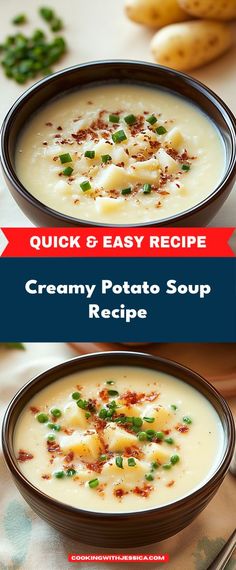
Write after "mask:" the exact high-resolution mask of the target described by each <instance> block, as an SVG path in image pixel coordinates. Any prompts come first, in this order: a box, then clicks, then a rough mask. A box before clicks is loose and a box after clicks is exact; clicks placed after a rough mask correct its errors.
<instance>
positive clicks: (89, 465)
mask: <svg viewBox="0 0 236 570" xmlns="http://www.w3.org/2000/svg"><path fill="white" fill-rule="evenodd" d="M85 465H86V467H87V469H89V470H90V471H95V473H101V471H102V468H103V463H101V462H100V461H95V462H94V463H86V464H85Z"/></svg>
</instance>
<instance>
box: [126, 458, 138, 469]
mask: <svg viewBox="0 0 236 570" xmlns="http://www.w3.org/2000/svg"><path fill="white" fill-rule="evenodd" d="M135 465H136V461H135V459H134V457H129V458H128V466H129V467H135Z"/></svg>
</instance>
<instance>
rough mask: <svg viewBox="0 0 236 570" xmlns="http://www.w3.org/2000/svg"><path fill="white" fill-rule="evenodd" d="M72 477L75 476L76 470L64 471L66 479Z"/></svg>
mask: <svg viewBox="0 0 236 570" xmlns="http://www.w3.org/2000/svg"><path fill="white" fill-rule="evenodd" d="M74 475H76V470H75V469H72V468H71V469H67V471H66V476H67V477H73V476H74Z"/></svg>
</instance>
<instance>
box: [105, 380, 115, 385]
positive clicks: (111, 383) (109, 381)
mask: <svg viewBox="0 0 236 570" xmlns="http://www.w3.org/2000/svg"><path fill="white" fill-rule="evenodd" d="M106 384H109V385H110V386H112V385H113V384H115V382H114V380H107V381H106Z"/></svg>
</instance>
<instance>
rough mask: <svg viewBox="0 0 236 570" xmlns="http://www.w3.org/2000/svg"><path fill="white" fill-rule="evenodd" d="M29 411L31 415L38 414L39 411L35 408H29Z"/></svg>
mask: <svg viewBox="0 0 236 570" xmlns="http://www.w3.org/2000/svg"><path fill="white" fill-rule="evenodd" d="M30 411H31V412H32V414H38V413H39V411H40V410H39V408H37V407H36V406H30Z"/></svg>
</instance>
